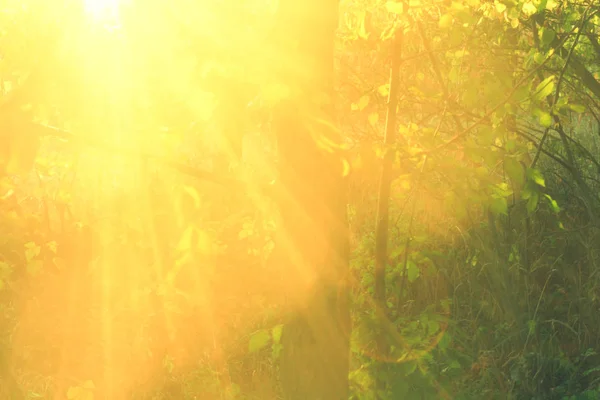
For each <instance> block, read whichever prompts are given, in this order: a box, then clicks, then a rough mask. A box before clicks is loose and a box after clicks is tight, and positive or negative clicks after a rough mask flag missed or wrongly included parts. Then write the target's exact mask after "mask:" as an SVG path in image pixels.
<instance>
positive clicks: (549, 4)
mask: <svg viewBox="0 0 600 400" xmlns="http://www.w3.org/2000/svg"><path fill="white" fill-rule="evenodd" d="M556 7H558V2H557V1H556V0H548V2H547V3H546V10H548V11H552V10H554V9H555V8H556Z"/></svg>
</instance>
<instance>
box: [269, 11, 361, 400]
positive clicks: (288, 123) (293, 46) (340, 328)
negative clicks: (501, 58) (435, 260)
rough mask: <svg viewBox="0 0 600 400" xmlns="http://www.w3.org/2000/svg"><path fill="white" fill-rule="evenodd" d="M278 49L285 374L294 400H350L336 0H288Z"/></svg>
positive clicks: (276, 116) (283, 381)
mask: <svg viewBox="0 0 600 400" xmlns="http://www.w3.org/2000/svg"><path fill="white" fill-rule="evenodd" d="M279 13H280V14H279V18H280V19H279V22H280V29H279V31H278V33H279V35H278V40H280V41H282V43H281V44H282V47H281V49H280V52H279V54H278V57H281V62H282V68H281V71H280V72H281V73H282V76H281V78H282V80H283V83H284V84H285V85H286V86H287V87H288V88H289V89H290V92H291V93H292V95H291V96H290V97H288V98H287V99H286V100H284V101H282V102H281V103H280V104H279V105H278V106H277V108H276V110H275V111H274V115H273V129H274V131H275V134H276V137H277V147H278V156H279V178H280V188H281V195H280V196H279V198H280V200H279V203H280V204H279V206H280V216H281V229H280V232H279V239H278V246H280V248H279V254H284V255H285V256H284V257H283V260H284V262H283V263H282V265H283V266H284V274H285V279H286V281H287V282H291V283H292V284H291V285H290V286H289V288H290V289H289V290H287V295H288V296H289V299H288V300H289V302H288V304H289V306H290V307H291V308H290V313H289V318H288V320H287V322H286V324H285V326H284V330H283V335H282V345H283V350H282V353H281V365H280V378H281V386H282V390H283V395H284V398H285V399H287V400H301V399H302V400H346V399H347V398H348V369H349V355H350V344H349V333H350V314H349V307H348V285H347V276H348V232H347V222H346V199H345V194H346V193H345V182H344V178H343V174H342V162H341V159H340V157H338V155H337V153H338V152H337V149H336V146H335V145H331V144H332V143H339V141H340V137H339V132H337V130H336V129H335V128H334V127H335V124H334V123H333V121H334V117H333V107H332V98H333V43H334V32H335V29H336V27H337V1H336V0H326V1H323V0H305V1H302V2H297V1H291V0H286V1H281V2H280V10H279Z"/></svg>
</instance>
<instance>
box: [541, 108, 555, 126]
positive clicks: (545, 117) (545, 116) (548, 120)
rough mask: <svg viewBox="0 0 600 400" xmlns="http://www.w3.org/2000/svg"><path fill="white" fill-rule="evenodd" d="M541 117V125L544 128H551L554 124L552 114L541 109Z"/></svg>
mask: <svg viewBox="0 0 600 400" xmlns="http://www.w3.org/2000/svg"><path fill="white" fill-rule="evenodd" d="M539 117H540V125H542V126H543V127H544V128H550V127H551V126H552V115H550V114H549V113H547V112H546V111H541V112H540V113H539Z"/></svg>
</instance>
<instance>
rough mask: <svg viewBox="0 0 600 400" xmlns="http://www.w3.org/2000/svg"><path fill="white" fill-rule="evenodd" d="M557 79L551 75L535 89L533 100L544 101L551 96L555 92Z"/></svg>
mask: <svg viewBox="0 0 600 400" xmlns="http://www.w3.org/2000/svg"><path fill="white" fill-rule="evenodd" d="M555 79H556V77H555V76H554V75H550V76H549V77H547V78H546V79H544V80H543V81H542V82H540V84H539V85H537V87H536V88H535V91H534V93H533V98H534V99H535V100H537V101H542V100H544V99H545V98H546V97H548V96H549V95H550V93H552V92H553V91H554V80H555Z"/></svg>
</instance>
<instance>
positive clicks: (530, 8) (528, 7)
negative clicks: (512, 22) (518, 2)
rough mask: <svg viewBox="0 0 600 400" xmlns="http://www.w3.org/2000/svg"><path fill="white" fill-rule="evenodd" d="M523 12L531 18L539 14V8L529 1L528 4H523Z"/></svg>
mask: <svg viewBox="0 0 600 400" xmlns="http://www.w3.org/2000/svg"><path fill="white" fill-rule="evenodd" d="M522 10H523V14H525V15H527V16H528V17H530V16H532V15H533V14H535V13H536V12H537V7H536V6H535V5H534V4H533V2H531V1H528V2H527V3H525V4H523V8H522Z"/></svg>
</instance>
